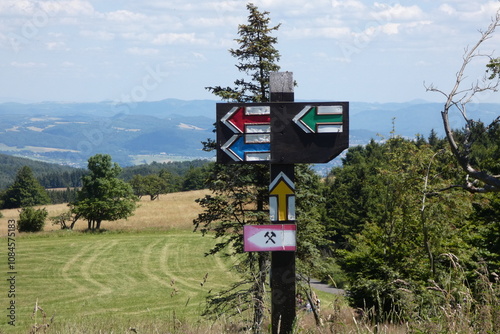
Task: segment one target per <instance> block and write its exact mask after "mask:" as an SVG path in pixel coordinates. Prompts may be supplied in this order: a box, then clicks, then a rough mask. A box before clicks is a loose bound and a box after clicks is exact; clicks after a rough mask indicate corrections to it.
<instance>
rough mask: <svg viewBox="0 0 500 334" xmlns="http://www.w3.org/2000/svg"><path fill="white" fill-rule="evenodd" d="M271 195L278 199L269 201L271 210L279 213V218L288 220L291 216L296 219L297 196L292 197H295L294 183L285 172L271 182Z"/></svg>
mask: <svg viewBox="0 0 500 334" xmlns="http://www.w3.org/2000/svg"><path fill="white" fill-rule="evenodd" d="M269 195H270V196H274V197H277V201H276V200H270V201H269V202H270V206H271V212H274V213H275V214H276V213H277V218H278V219H277V220H279V221H286V220H289V217H290V216H292V217H293V220H294V219H295V218H294V217H295V198H293V200H291V198H290V197H292V196H293V197H295V196H294V195H295V190H294V185H293V182H291V181H290V179H289V178H288V177H286V175H285V174H284V173H280V174H279V175H278V176H277V177H276V179H275V181H273V182H272V183H271V186H270V189H269ZM274 220H276V219H274Z"/></svg>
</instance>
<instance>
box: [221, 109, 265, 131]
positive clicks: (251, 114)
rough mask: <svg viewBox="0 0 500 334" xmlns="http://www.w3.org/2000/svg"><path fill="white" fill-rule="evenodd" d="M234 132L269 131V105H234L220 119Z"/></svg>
mask: <svg viewBox="0 0 500 334" xmlns="http://www.w3.org/2000/svg"><path fill="white" fill-rule="evenodd" d="M221 121H222V123H224V124H226V125H227V126H228V127H229V128H230V129H231V130H232V131H233V132H234V133H238V132H239V133H259V132H261V133H262V132H270V124H271V111H270V107H269V106H256V107H234V108H232V109H231V110H230V111H229V112H228V113H227V114H226V115H225V116H224V117H223V118H222V119H221Z"/></svg>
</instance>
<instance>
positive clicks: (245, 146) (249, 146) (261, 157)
mask: <svg viewBox="0 0 500 334" xmlns="http://www.w3.org/2000/svg"><path fill="white" fill-rule="evenodd" d="M222 150H223V151H224V152H226V153H227V154H228V155H229V156H230V157H231V158H232V159H233V160H235V161H269V160H270V159H271V144H270V143H245V138H244V136H241V135H234V136H232V137H231V139H229V140H228V141H227V142H226V143H225V144H224V145H223V146H222Z"/></svg>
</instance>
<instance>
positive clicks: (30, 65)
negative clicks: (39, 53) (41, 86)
mask: <svg viewBox="0 0 500 334" xmlns="http://www.w3.org/2000/svg"><path fill="white" fill-rule="evenodd" d="M10 66H12V67H16V68H40V67H46V66H47V64H45V63H36V62H32V61H30V62H25V63H22V62H18V61H13V62H11V63H10Z"/></svg>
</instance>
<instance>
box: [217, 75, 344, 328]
mask: <svg viewBox="0 0 500 334" xmlns="http://www.w3.org/2000/svg"><path fill="white" fill-rule="evenodd" d="M269 84H270V97H271V98H270V99H271V101H272V102H268V103H217V107H216V108H217V123H216V130H217V139H216V146H217V162H218V163H222V164H238V163H260V164H269V165H270V174H271V181H270V184H269V217H270V221H271V222H272V223H273V224H268V225H247V226H244V227H243V241H244V250H245V251H246V252H268V251H271V275H270V285H271V321H272V333H273V334H278V333H280V334H291V333H292V332H293V324H294V321H295V306H296V305H295V303H296V301H295V295H296V287H295V280H296V273H295V251H296V247H297V245H296V230H297V226H296V225H295V219H296V217H295V171H294V164H295V163H326V162H328V161H330V160H332V159H333V158H335V157H336V156H338V155H339V154H340V153H341V152H342V151H344V150H345V149H347V148H348V147H349V102H307V103H302V102H301V103H296V102H293V101H294V93H293V86H294V81H293V73H291V72H274V73H271V75H270V80H269Z"/></svg>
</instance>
